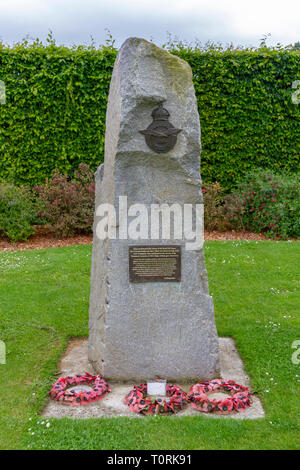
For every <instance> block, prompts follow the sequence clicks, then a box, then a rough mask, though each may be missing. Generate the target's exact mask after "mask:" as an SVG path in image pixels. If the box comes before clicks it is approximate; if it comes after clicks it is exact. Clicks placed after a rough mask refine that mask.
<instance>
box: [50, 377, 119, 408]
mask: <svg viewBox="0 0 300 470" xmlns="http://www.w3.org/2000/svg"><path fill="white" fill-rule="evenodd" d="M83 384H84V385H89V386H90V387H92V390H91V391H89V390H81V391H79V392H75V391H72V389H70V387H72V385H73V386H74V385H83ZM108 392H111V389H110V388H109V386H108V384H107V382H106V381H105V380H104V379H102V378H101V377H100V375H91V374H89V373H88V372H86V373H85V375H72V376H71V375H69V376H68V377H59V379H58V380H57V381H56V382H55V384H53V385H52V388H51V390H50V397H51V398H52V400H55V401H59V402H62V403H63V404H66V405H72V406H74V405H88V404H89V403H91V402H93V401H97V400H101V399H102V398H104V397H105V395H106V394H107V393H108Z"/></svg>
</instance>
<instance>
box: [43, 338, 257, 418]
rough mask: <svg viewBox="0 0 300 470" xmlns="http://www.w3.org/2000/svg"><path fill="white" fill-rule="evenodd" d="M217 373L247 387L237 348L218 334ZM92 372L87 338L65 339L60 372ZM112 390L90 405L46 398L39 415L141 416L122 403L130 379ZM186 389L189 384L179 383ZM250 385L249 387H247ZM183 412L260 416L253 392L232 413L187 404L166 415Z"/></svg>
mask: <svg viewBox="0 0 300 470" xmlns="http://www.w3.org/2000/svg"><path fill="white" fill-rule="evenodd" d="M219 345H220V361H221V377H222V378H224V379H231V380H235V381H236V382H237V383H239V384H241V385H245V386H247V387H249V388H250V379H249V377H248V376H247V375H246V373H245V371H244V367H243V362H242V360H241V358H240V356H239V354H238V352H237V349H236V347H235V344H234V341H233V340H232V339H231V338H219ZM85 372H89V373H91V374H93V373H94V371H93V368H92V366H91V365H90V363H89V362H88V341H87V339H76V340H74V341H71V342H70V343H69V346H68V348H67V351H66V353H65V355H64V356H63V358H62V359H61V361H60V364H59V373H60V374H61V375H62V376H67V375H75V374H83V373H85ZM109 385H110V387H111V389H112V391H111V393H109V394H107V395H106V396H105V397H104V398H103V400H100V401H98V402H95V403H92V404H90V405H79V406H73V407H71V406H66V405H62V404H61V403H57V402H54V401H52V400H51V401H50V400H49V403H48V404H47V406H46V407H45V409H44V410H43V413H42V416H44V417H46V418H66V417H68V418H111V417H118V416H127V417H131V418H145V417H144V416H142V415H139V414H136V413H132V412H131V411H130V410H129V408H128V407H127V406H126V405H124V403H123V399H124V397H125V395H126V394H127V393H128V392H129V391H130V390H131V389H132V388H133V386H134V385H136V384H132V383H120V382H110V383H109ZM177 385H180V386H182V388H183V389H184V390H185V391H186V392H188V391H189V389H190V387H191V385H192V384H180V383H178V384H177ZM250 389H251V388H250ZM183 416H205V417H206V418H218V419H228V418H233V419H257V418H263V417H264V410H263V407H262V404H261V402H260V400H259V398H258V397H257V396H253V403H252V405H251V407H250V408H248V409H247V410H246V411H244V412H242V413H237V414H234V415H224V416H222V415H214V414H212V413H201V412H199V411H196V410H193V409H192V408H191V406H188V407H187V408H186V409H185V410H183V411H180V412H179V413H178V414H176V415H172V416H170V418H172V419H174V418H176V417H177V418H180V417H183Z"/></svg>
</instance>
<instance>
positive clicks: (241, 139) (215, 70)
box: [172, 44, 300, 190]
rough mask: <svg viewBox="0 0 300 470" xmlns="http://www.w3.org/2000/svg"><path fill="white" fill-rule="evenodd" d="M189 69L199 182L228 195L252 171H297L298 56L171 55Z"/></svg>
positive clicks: (273, 52) (180, 51) (184, 51)
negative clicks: (196, 123) (196, 126)
mask: <svg viewBox="0 0 300 470" xmlns="http://www.w3.org/2000/svg"><path fill="white" fill-rule="evenodd" d="M172 52H173V53H175V54H177V55H179V56H180V57H181V58H183V59H184V60H186V61H187V62H188V63H189V64H190V65H191V67H192V70H193V78H194V86H195V90H196V96H197V100H198V109H199V114H200V121H201V128H202V145H203V151H202V157H201V167H202V170H201V171H202V177H203V179H204V181H206V182H213V181H218V182H220V184H221V185H222V186H223V187H224V188H225V189H227V190H229V189H232V188H233V187H234V186H235V184H236V181H237V180H238V179H240V178H241V176H243V175H245V174H246V173H249V171H251V170H253V169H255V168H259V167H261V168H264V169H273V170H274V171H276V172H280V171H282V170H285V171H286V172H288V173H293V172H295V171H297V170H298V169H299V155H300V106H299V105H298V106H297V105H295V104H293V102H292V100H291V95H292V91H293V90H292V88H291V87H292V83H293V82H294V81H295V80H297V79H300V54H299V52H297V51H292V50H289V49H282V48H279V49H268V48H266V47H262V48H259V49H257V50H231V49H230V48H229V49H228V50H222V49H221V50H218V48H216V47H214V48H211V49H208V50H204V51H203V50H201V49H188V48H186V47H180V44H179V45H177V46H176V47H175V46H174V49H173V50H172Z"/></svg>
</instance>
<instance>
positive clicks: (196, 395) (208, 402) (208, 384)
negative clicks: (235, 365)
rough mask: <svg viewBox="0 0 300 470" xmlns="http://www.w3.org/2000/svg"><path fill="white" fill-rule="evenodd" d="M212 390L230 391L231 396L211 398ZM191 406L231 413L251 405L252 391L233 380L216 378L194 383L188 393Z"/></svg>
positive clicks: (201, 409)
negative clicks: (220, 398)
mask: <svg viewBox="0 0 300 470" xmlns="http://www.w3.org/2000/svg"><path fill="white" fill-rule="evenodd" d="M211 392H229V394H230V396H228V397H226V398H224V399H222V400H216V399H210V398H209V396H208V395H207V394H208V393H211ZM188 398H189V400H190V402H191V407H192V408H194V409H196V410H198V411H204V412H205V413H210V412H214V413H216V414H231V413H236V412H241V411H244V410H246V408H248V407H249V406H250V405H251V393H250V392H249V390H248V388H247V387H244V386H243V385H239V384H237V383H235V382H234V381H233V380H227V381H226V380H220V379H215V380H211V381H205V382H201V383H200V384H196V385H193V386H192V387H191V389H190V391H189V393H188Z"/></svg>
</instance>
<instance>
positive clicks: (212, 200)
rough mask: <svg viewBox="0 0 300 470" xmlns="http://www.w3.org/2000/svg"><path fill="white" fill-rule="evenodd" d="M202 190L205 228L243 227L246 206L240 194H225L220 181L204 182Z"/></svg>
mask: <svg viewBox="0 0 300 470" xmlns="http://www.w3.org/2000/svg"><path fill="white" fill-rule="evenodd" d="M202 192H203V202H204V228H205V230H208V231H211V230H226V229H241V228H243V220H242V215H243V212H244V207H243V203H242V199H241V198H240V196H239V195H238V194H236V193H233V194H224V189H223V188H222V187H221V185H220V183H218V182H216V183H208V184H204V185H203V189H202Z"/></svg>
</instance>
